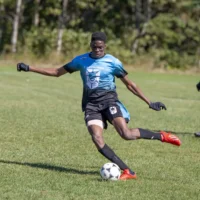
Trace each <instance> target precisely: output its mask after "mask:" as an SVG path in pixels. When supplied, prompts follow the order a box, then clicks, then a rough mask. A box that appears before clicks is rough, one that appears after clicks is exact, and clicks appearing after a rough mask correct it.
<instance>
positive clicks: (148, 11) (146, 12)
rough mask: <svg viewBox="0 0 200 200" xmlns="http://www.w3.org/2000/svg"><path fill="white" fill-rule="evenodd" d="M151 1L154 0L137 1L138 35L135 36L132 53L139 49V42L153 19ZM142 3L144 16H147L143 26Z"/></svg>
mask: <svg viewBox="0 0 200 200" xmlns="http://www.w3.org/2000/svg"><path fill="white" fill-rule="evenodd" d="M151 2H152V0H143V1H140V0H137V1H136V30H137V36H136V37H135V39H134V41H133V45H132V53H133V54H136V51H137V49H138V42H139V39H140V37H141V36H143V35H144V34H145V32H146V27H147V25H148V22H149V20H150V19H151ZM142 3H143V8H144V16H145V22H144V24H143V26H142V28H141V25H140V20H141V18H142V17H141V16H142V13H141V10H142V9H141V8H142Z"/></svg>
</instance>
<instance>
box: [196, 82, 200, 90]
mask: <svg viewBox="0 0 200 200" xmlns="http://www.w3.org/2000/svg"><path fill="white" fill-rule="evenodd" d="M196 86H197V90H198V91H200V82H199V83H197V85H196Z"/></svg>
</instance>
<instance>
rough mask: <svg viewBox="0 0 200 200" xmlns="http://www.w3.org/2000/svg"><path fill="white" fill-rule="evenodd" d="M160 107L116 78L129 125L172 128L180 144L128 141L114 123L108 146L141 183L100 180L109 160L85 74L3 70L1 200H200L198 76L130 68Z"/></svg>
mask: <svg viewBox="0 0 200 200" xmlns="http://www.w3.org/2000/svg"><path fill="white" fill-rule="evenodd" d="M129 78H130V79H131V80H133V81H135V82H136V83H137V84H138V85H139V86H140V88H141V89H142V90H143V92H144V93H145V95H146V96H147V97H149V98H150V99H151V100H152V101H161V102H163V103H165V105H166V106H167V111H162V112H155V111H153V110H151V109H149V108H148V106H147V105H146V104H145V103H144V102H142V101H141V100H139V99H138V98H137V97H136V96H134V95H132V94H131V93H130V92H129V91H128V90H127V89H126V88H125V86H124V85H122V84H121V82H119V80H117V88H118V93H119V97H120V99H121V101H122V102H123V103H124V104H125V105H126V107H127V108H128V110H129V112H130V114H131V122H130V124H129V127H141V128H147V129H150V130H168V131H172V132H173V133H175V134H176V135H177V136H179V138H180V139H181V140H182V146H181V147H176V146H173V145H170V144H165V143H161V142H159V141H149V140H137V141H124V140H122V139H121V138H120V137H119V136H118V135H117V133H116V132H115V131H114V129H113V127H111V126H109V128H108V130H106V131H105V133H104V137H105V140H106V143H107V144H108V145H110V146H111V147H112V148H113V149H114V151H115V152H116V153H117V154H118V156H119V157H121V158H123V160H124V161H125V162H126V163H127V164H128V165H129V166H130V167H131V168H132V169H133V170H135V171H136V172H137V175H138V180H131V181H125V182H123V181H116V182H109V181H102V180H101V178H100V175H99V170H100V167H101V166H102V165H103V164H104V163H106V162H107V160H106V159H104V158H103V156H101V155H100V154H99V153H98V152H97V151H96V149H95V146H94V145H93V143H92V142H91V138H90V136H89V134H88V133H87V129H86V127H85V124H84V120H83V113H82V112H81V106H80V105H81V95H82V85H81V80H80V78H79V74H78V73H76V74H72V75H69V74H67V75H66V76H63V77H61V78H52V77H45V76H41V75H38V74H33V73H24V72H21V73H18V72H16V70H15V67H6V66H4V67H1V68H0V105H1V106H0V152H1V157H0V199H1V200H4V199H5V200H10V199H12V200H47V199H48V200H86V199H87V200H101V199H103V200H112V199H113V200H114V199H118V200H121V199H125V200H130V199H137V200H168V199H170V200H188V199H190V200H199V199H200V139H198V138H195V137H194V134H193V133H194V132H196V131H200V113H199V111H200V93H198V92H197V90H196V88H195V85H196V83H197V82H198V81H199V75H177V74H158V73H157V74H156V73H144V72H131V73H130V74H129Z"/></svg>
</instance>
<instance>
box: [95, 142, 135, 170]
mask: <svg viewBox="0 0 200 200" xmlns="http://www.w3.org/2000/svg"><path fill="white" fill-rule="evenodd" d="M99 152H100V153H101V154H102V155H103V156H104V157H106V158H107V159H108V160H110V161H111V162H113V163H115V164H117V165H118V166H119V168H120V169H121V170H124V169H129V170H130V172H131V173H132V174H134V172H133V171H132V170H131V169H130V168H129V167H128V166H127V165H126V164H125V163H124V162H123V161H122V160H121V159H120V158H119V157H118V156H117V155H116V154H115V153H114V151H113V150H112V149H111V148H110V147H109V146H108V145H107V144H105V145H104V147H103V148H102V149H99Z"/></svg>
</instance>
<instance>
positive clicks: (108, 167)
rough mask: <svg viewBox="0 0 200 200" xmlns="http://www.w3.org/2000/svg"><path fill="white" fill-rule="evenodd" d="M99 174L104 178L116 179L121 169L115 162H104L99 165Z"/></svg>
mask: <svg viewBox="0 0 200 200" xmlns="http://www.w3.org/2000/svg"><path fill="white" fill-rule="evenodd" d="M100 175H101V177H102V178H103V179H104V180H112V181H116V180H118V179H119V177H120V175H121V170H120V168H119V167H118V165H116V164H115V163H106V164H104V165H103V166H102V167H101V170H100Z"/></svg>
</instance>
